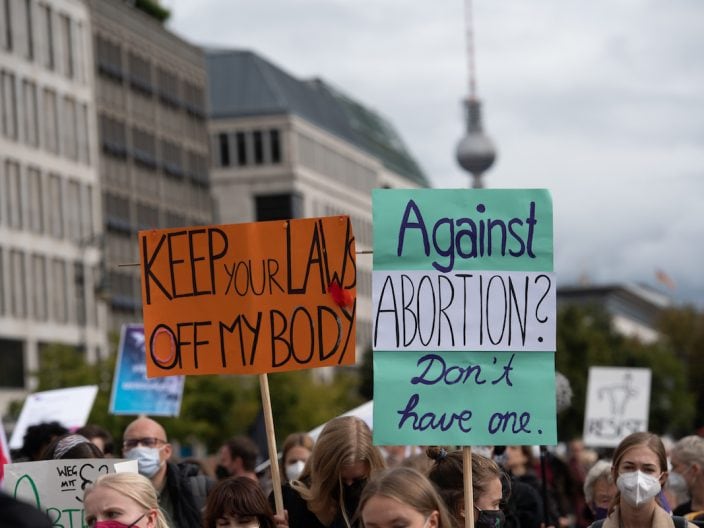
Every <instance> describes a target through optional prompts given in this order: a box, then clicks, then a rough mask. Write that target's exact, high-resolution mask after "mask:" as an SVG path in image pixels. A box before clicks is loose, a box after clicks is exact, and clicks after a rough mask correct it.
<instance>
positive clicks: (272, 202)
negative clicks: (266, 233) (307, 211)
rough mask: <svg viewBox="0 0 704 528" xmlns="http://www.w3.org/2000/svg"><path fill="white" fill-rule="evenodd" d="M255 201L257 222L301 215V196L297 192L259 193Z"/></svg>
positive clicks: (286, 218)
mask: <svg viewBox="0 0 704 528" xmlns="http://www.w3.org/2000/svg"><path fill="white" fill-rule="evenodd" d="M255 201H256V210H257V222H262V221H266V220H288V219H291V218H300V217H302V216H303V198H302V197H301V195H299V194H297V193H288V194H268V195H260V196H257V197H255Z"/></svg>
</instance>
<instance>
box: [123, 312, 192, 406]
mask: <svg viewBox="0 0 704 528" xmlns="http://www.w3.org/2000/svg"><path fill="white" fill-rule="evenodd" d="M117 354H118V355H117V362H116V363H115V377H114V378H113V383H112V394H111V396H110V412H111V413H112V414H147V415H151V416H178V415H179V412H180V410H181V399H182V397H183V385H184V382H185V380H186V378H185V376H168V377H164V378H153V379H148V378H147V363H146V359H145V356H146V355H145V347H144V326H143V325H141V324H129V325H123V326H122V331H121V333H120V345H119V347H118V353H117Z"/></svg>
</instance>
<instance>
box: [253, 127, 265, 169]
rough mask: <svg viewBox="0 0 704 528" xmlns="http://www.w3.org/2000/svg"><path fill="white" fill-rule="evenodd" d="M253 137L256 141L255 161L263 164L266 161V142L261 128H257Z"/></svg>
mask: <svg viewBox="0 0 704 528" xmlns="http://www.w3.org/2000/svg"><path fill="white" fill-rule="evenodd" d="M252 139H253V141H254V163H255V164H257V165H262V164H263V163H264V143H263V141H262V133H261V130H255V131H254V133H253V134H252Z"/></svg>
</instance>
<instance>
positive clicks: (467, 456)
mask: <svg viewBox="0 0 704 528" xmlns="http://www.w3.org/2000/svg"><path fill="white" fill-rule="evenodd" d="M462 463H463V465H464V527H465V528H474V496H473V493H472V448H471V447H469V446H466V447H463V448H462Z"/></svg>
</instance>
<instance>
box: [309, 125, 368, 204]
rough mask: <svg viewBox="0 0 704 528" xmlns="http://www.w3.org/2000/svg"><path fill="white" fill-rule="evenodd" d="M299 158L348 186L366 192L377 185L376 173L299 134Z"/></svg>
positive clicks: (312, 167) (331, 178) (321, 172)
mask: <svg viewBox="0 0 704 528" xmlns="http://www.w3.org/2000/svg"><path fill="white" fill-rule="evenodd" d="M297 139H298V154H299V156H298V159H299V160H300V161H301V163H302V164H303V165H305V166H306V167H309V168H311V169H313V170H314V171H316V172H318V173H320V174H324V175H325V176H326V177H328V178H329V179H330V180H332V181H336V182H338V183H340V184H342V185H344V186H346V187H348V188H352V189H356V190H358V191H360V192H363V193H365V194H367V193H371V191H372V189H373V188H374V187H376V185H377V176H376V173H375V172H374V171H373V170H372V169H370V168H369V167H365V166H364V165H361V164H359V163H357V162H356V161H354V160H352V159H351V158H349V157H347V156H345V155H343V154H340V153H339V152H337V151H335V150H334V149H332V148H330V147H328V146H326V145H323V144H322V143H320V142H319V141H316V140H315V139H313V138H310V137H308V136H306V135H305V134H300V133H299V134H298V138H297Z"/></svg>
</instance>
